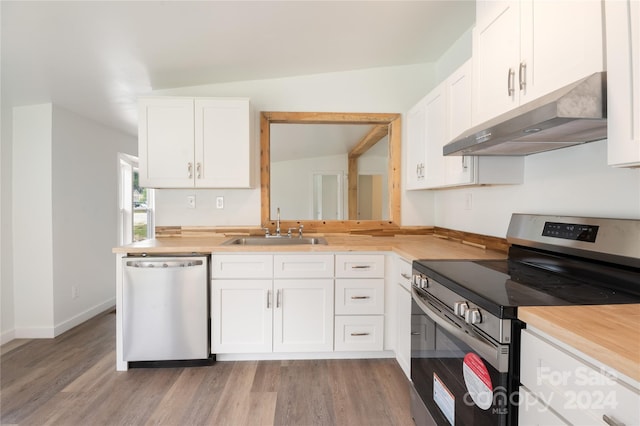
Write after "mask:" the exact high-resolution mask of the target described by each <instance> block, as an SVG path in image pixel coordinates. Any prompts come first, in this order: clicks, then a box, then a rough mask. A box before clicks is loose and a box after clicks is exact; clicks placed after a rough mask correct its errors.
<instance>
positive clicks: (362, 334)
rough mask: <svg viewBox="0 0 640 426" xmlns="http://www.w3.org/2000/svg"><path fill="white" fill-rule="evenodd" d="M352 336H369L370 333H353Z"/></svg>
mask: <svg viewBox="0 0 640 426" xmlns="http://www.w3.org/2000/svg"><path fill="white" fill-rule="evenodd" d="M351 335H352V336H368V335H369V333H351Z"/></svg>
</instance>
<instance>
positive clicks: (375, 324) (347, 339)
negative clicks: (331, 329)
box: [335, 315, 384, 351]
mask: <svg viewBox="0 0 640 426" xmlns="http://www.w3.org/2000/svg"><path fill="white" fill-rule="evenodd" d="M335 328H336V329H335V339H336V341H335V350H336V351H381V350H382V343H383V333H384V316H382V315H360V316H337V317H336V319H335Z"/></svg>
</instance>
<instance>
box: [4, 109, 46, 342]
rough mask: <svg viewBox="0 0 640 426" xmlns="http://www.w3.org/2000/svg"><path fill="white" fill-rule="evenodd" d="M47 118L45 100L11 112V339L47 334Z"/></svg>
mask: <svg viewBox="0 0 640 426" xmlns="http://www.w3.org/2000/svg"><path fill="white" fill-rule="evenodd" d="M51 121H52V106H51V104H45V105H34V106H26V107H18V108H15V109H14V110H13V164H12V168H13V203H12V207H13V215H12V219H13V261H14V263H13V290H14V312H15V329H16V333H15V336H16V337H53V328H52V325H53V274H52V271H53V255H52V251H51V250H52V248H53V240H52V236H53V234H52V227H53V223H52V214H51V210H52V208H51V206H52V204H51V149H52V147H51V133H52V123H51ZM18 330H20V332H19V333H18Z"/></svg>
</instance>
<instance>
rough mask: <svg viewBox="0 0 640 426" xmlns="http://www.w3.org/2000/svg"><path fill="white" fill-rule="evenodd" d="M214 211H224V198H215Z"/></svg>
mask: <svg viewBox="0 0 640 426" xmlns="http://www.w3.org/2000/svg"><path fill="white" fill-rule="evenodd" d="M216 209H224V197H216Z"/></svg>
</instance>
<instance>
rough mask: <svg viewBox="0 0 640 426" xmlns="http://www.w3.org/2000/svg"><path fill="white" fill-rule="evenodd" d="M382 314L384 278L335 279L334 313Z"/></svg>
mask: <svg viewBox="0 0 640 426" xmlns="http://www.w3.org/2000/svg"><path fill="white" fill-rule="evenodd" d="M382 314H384V279H381V278H373V279H372V278H370V279H344V278H343V279H337V280H336V315H382Z"/></svg>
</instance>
